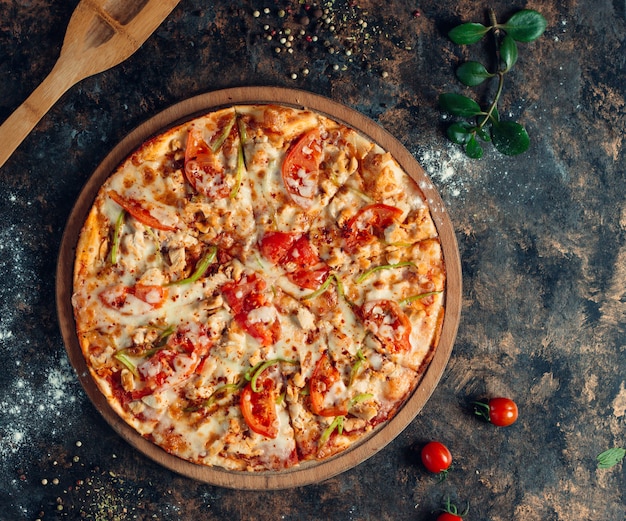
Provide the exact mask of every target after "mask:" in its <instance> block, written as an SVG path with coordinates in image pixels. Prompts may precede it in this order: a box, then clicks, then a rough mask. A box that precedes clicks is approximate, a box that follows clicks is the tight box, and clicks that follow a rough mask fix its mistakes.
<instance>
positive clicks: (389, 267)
mask: <svg viewBox="0 0 626 521" xmlns="http://www.w3.org/2000/svg"><path fill="white" fill-rule="evenodd" d="M406 266H415V263H414V262H411V261H406V262H398V263H397V264H383V265H382V266H375V267H374V268H370V269H369V270H367V271H365V272H363V273H362V274H361V275H359V276H358V277H357V279H356V281H355V282H356V283H357V284H360V283H361V282H363V281H364V280H365V279H366V278H367V277H369V276H370V275H372V274H373V273H376V272H377V271H380V270H392V269H395V268H404V267H406Z"/></svg>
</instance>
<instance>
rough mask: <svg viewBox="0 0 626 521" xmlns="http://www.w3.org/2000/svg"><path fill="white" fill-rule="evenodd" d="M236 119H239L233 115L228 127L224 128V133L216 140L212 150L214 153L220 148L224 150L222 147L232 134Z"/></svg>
mask: <svg viewBox="0 0 626 521" xmlns="http://www.w3.org/2000/svg"><path fill="white" fill-rule="evenodd" d="M236 119H237V114H235V115H233V117H232V119H231V120H230V121H229V122H228V125H226V127H224V131H223V132H222V133H221V134H220V136H219V137H218V138H217V139H216V140H215V143H213V144H212V145H211V150H212V151H213V153H215V152H217V151H218V150H219V149H220V148H222V145H223V144H224V141H226V138H227V137H228V134H230V131H231V130H232V129H233V125H234V124H235V120H236Z"/></svg>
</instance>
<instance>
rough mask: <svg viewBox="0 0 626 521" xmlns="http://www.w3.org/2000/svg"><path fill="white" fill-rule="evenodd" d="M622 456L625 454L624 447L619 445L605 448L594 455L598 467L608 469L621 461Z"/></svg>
mask: <svg viewBox="0 0 626 521" xmlns="http://www.w3.org/2000/svg"><path fill="white" fill-rule="evenodd" d="M624 456H626V449H623V448H621V447H614V448H612V449H608V450H605V451H604V452H601V453H600V454H598V456H597V457H596V460H597V461H598V468H599V469H609V468H611V467H613V466H615V465H617V464H618V463H619V462H620V461H622V460H623V459H624Z"/></svg>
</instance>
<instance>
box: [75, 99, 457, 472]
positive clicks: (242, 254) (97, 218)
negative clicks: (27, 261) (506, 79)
mask: <svg viewBox="0 0 626 521" xmlns="http://www.w3.org/2000/svg"><path fill="white" fill-rule="evenodd" d="M307 135H310V136H311V137H310V138H309V139H308V141H307V140H304V141H303V136H307ZM190 136H193V137H190ZM303 142H306V144H305V145H300V144H299V143H303ZM298 147H300V149H298ZM445 288H446V274H445V265H444V259H443V255H442V252H441V246H440V243H439V238H438V235H437V229H436V227H435V225H434V222H433V220H432V216H431V214H430V211H429V209H428V206H427V204H426V201H425V199H424V197H423V195H422V194H421V192H420V190H419V188H418V186H417V185H416V183H415V182H414V181H413V180H412V179H411V178H410V177H409V176H408V175H407V174H406V173H404V172H403V171H402V169H401V168H400V167H399V165H398V163H397V162H396V161H395V160H394V159H393V157H392V156H391V155H390V154H388V153H387V152H386V151H384V150H382V149H381V148H380V147H379V146H378V145H376V144H374V143H372V142H371V141H370V140H368V139H367V138H366V137H364V136H363V135H361V134H359V133H357V132H356V131H355V130H353V129H350V128H347V127H345V126H343V125H342V124H340V123H337V122H335V121H332V120H330V119H329V118H327V117H325V116H323V115H321V114H317V113H315V112H313V111H309V110H302V109H295V108H291V107H284V106H278V105H246V106H236V107H230V108H226V109H222V110H219V111H216V112H213V113H209V114H206V115H204V116H201V117H198V118H196V119H194V120H192V121H189V122H186V123H184V124H181V125H179V126H177V127H174V128H172V129H170V130H167V131H165V132H163V133H162V134H160V135H158V136H155V137H154V138H152V139H150V140H149V141H147V142H146V143H144V144H143V145H142V146H141V147H140V148H139V149H137V150H136V151H135V152H133V153H132V154H131V155H130V156H129V157H128V159H126V160H125V161H124V162H123V163H122V164H121V165H120V166H119V167H118V169H117V170H116V171H115V172H113V174H112V175H111V176H110V177H109V178H108V179H107V180H106V182H105V183H104V185H103V186H102V187H101V189H100V191H99V192H98V195H97V197H96V199H95V201H94V203H93V206H92V208H91V210H90V212H89V214H88V217H87V219H86V221H85V223H84V226H83V228H82V231H81V234H80V237H79V240H78V245H77V249H76V257H75V265H74V286H73V297H72V304H73V308H74V316H75V321H76V330H77V334H78V338H79V343H80V346H81V350H82V351H83V354H84V357H85V361H86V363H87V366H88V368H89V371H90V373H91V375H92V378H93V379H94V381H95V382H96V384H97V385H98V387H99V389H100V391H101V392H102V393H103V395H104V396H105V397H106V399H107V401H108V402H109V404H110V405H111V407H112V408H113V409H114V411H115V412H116V413H117V414H119V415H120V417H122V418H123V419H124V420H125V421H126V422H127V423H128V424H129V425H131V426H132V427H133V428H134V429H135V430H136V431H137V432H138V433H140V434H141V435H142V436H144V437H146V438H147V439H149V440H151V441H152V442H153V443H155V444H156V445H158V446H160V447H161V448H163V449H164V450H165V451H167V452H169V453H171V454H174V455H176V456H178V457H180V458H183V459H185V460H188V461H191V462H193V463H197V464H199V465H207V466H217V467H221V468H225V469H229V470H240V471H246V472H248V471H249V472H257V471H264V470H272V471H280V470H281V469H285V468H290V467H293V466H294V465H298V464H299V463H300V462H302V461H306V460H311V459H313V460H323V459H326V458H328V457H330V456H332V455H335V454H338V453H341V452H343V451H345V450H348V449H349V448H350V447H351V446H353V445H354V444H355V443H358V442H359V441H360V440H362V439H364V438H365V437H366V436H368V435H369V433H371V432H372V431H373V430H375V429H376V427H377V426H378V425H380V424H381V423H384V422H386V421H388V420H390V419H391V418H392V417H393V416H394V415H395V414H396V413H397V411H398V410H399V408H401V407H402V405H403V404H404V403H405V401H406V400H407V399H408V397H409V396H410V395H411V392H412V391H413V390H414V389H415V387H416V386H417V384H418V382H419V379H420V376H421V374H422V373H423V371H424V370H425V368H426V367H427V365H428V363H429V361H430V359H431V358H432V356H433V354H434V352H435V349H436V346H437V343H438V338H439V334H440V331H441V325H442V321H443V316H444V304H445ZM268 379H269V380H268ZM266 380H268V383H267V387H265V385H266V383H265V382H266ZM260 382H262V384H261V383H260ZM244 395H248V397H252V400H253V404H252V407H251V408H250V409H251V411H250V410H247V408H246V407H245V406H244V402H243V400H244V398H242V397H243V396H244Z"/></svg>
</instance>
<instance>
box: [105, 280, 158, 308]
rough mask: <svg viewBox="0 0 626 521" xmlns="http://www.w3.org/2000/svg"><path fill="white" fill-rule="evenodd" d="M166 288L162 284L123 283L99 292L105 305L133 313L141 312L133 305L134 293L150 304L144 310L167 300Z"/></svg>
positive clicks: (155, 306) (156, 306)
mask: <svg viewBox="0 0 626 521" xmlns="http://www.w3.org/2000/svg"><path fill="white" fill-rule="evenodd" d="M165 291H166V290H165V288H163V287H162V286H152V285H144V284H136V285H134V286H124V285H123V284H115V285H113V286H109V287H108V288H105V289H104V290H102V291H101V292H100V293H99V294H98V298H99V299H100V302H102V303H103V304H104V305H105V306H107V307H109V308H111V309H116V310H117V311H119V312H120V313H122V314H125V315H132V314H136V313H138V312H140V311H141V310H138V309H137V307H136V306H133V303H132V299H130V300H129V298H128V297H129V295H132V296H134V297H136V298H138V299H139V300H141V301H142V302H144V303H146V304H148V306H149V307H147V308H145V309H144V310H150V309H151V308H152V309H157V308H160V307H161V306H162V305H163V302H164V301H165Z"/></svg>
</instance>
